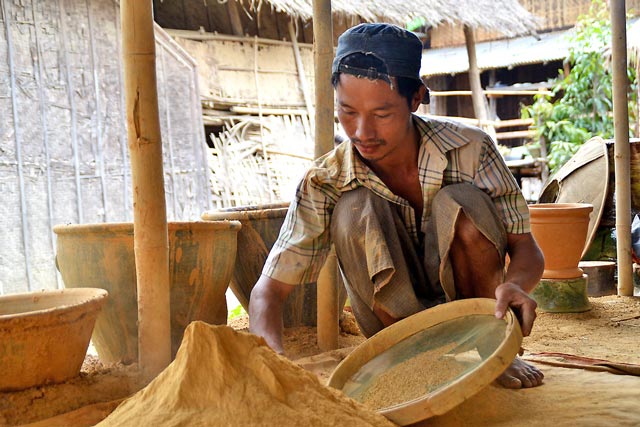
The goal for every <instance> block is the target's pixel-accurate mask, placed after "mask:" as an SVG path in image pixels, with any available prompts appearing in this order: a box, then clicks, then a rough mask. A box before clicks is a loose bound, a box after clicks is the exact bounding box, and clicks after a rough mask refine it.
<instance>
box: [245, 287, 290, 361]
mask: <svg viewBox="0 0 640 427" xmlns="http://www.w3.org/2000/svg"><path fill="white" fill-rule="evenodd" d="M294 288H295V286H294V285H288V284H286V283H283V282H280V281H279V280H275V279H272V278H270V277H267V276H265V275H262V276H260V278H259V279H258V282H257V283H256V285H255V286H254V288H253V290H252V291H251V297H250V298H249V332H251V333H252V334H255V335H259V336H261V337H263V338H264V339H265V340H266V341H267V344H268V345H269V346H270V347H271V348H272V349H273V350H274V351H276V352H277V353H280V354H284V346H283V345H282V330H283V320H282V313H283V309H284V303H285V301H286V300H287V296H288V295H289V294H290V293H291V291H293V289H294Z"/></svg>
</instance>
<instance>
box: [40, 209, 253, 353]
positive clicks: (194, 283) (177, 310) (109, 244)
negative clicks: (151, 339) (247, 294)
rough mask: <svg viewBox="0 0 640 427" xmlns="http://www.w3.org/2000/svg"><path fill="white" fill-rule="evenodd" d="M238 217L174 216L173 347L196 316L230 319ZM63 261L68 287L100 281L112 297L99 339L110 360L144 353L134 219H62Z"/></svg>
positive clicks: (97, 342)
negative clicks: (68, 221) (78, 222)
mask: <svg viewBox="0 0 640 427" xmlns="http://www.w3.org/2000/svg"><path fill="white" fill-rule="evenodd" d="M240 227H241V226H240V223H239V222H237V221H216V222H206V221H200V222H170V223H169V224H168V228H169V275H170V286H171V290H170V299H171V314H170V315H171V349H172V355H173V356H175V354H176V352H177V350H178V347H179V346H180V342H181V341H182V335H183V333H184V330H185V328H186V327H187V325H188V324H189V323H191V322H192V321H194V320H202V321H204V322H207V323H211V324H217V325H223V324H226V322H227V303H226V297H225V293H226V290H227V288H228V285H229V280H230V279H231V274H232V272H233V263H234V262H235V257H236V247H237V243H236V242H237V233H238V230H239V229H240ZM53 230H54V232H55V233H56V234H57V237H58V238H57V254H56V263H57V265H58V269H59V270H60V274H61V275H62V279H63V281H64V284H65V286H66V287H68V288H75V287H97V288H103V289H106V290H107V291H109V294H110V295H111V298H110V299H109V302H108V303H107V304H106V306H105V308H104V310H103V314H102V315H101V316H100V317H99V318H98V320H97V322H96V327H95V331H94V334H93V343H94V345H95V347H96V350H97V352H98V355H99V356H100V359H102V360H103V361H104V362H107V363H114V362H120V361H121V362H124V363H131V362H134V361H137V359H138V328H137V319H138V303H137V292H136V268H135V256H134V251H133V224H132V223H107V224H86V225H58V226H55V227H54V229H53Z"/></svg>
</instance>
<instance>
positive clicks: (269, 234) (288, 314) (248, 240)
mask: <svg viewBox="0 0 640 427" xmlns="http://www.w3.org/2000/svg"><path fill="white" fill-rule="evenodd" d="M288 207H289V203H288V202H287V203H274V204H265V205H257V206H241V207H235V208H228V209H222V210H218V211H208V212H205V213H203V214H202V219H204V220H206V221H211V220H235V221H240V223H242V229H241V230H240V232H239V233H238V257H237V259H236V264H235V268H234V270H233V278H232V279H231V283H230V285H229V287H230V288H231V290H232V291H233V293H234V295H235V296H236V298H238V301H240V304H242V306H243V307H244V308H245V310H248V309H249V297H250V296H251V291H252V290H253V287H254V285H255V284H256V282H257V281H258V278H259V277H260V274H261V273H262V268H263V267H264V263H265V261H266V260H267V256H268V255H269V251H271V248H272V247H273V244H274V243H275V241H276V240H277V238H278V235H279V234H280V228H281V227H282V224H283V223H284V219H285V217H286V215H287V210H288ZM343 289H344V288H342V290H341V294H340V302H341V303H342V304H344V301H345V300H346V292H345V291H344V290H343ZM317 313H318V308H317V295H316V285H315V283H309V284H306V285H300V286H298V287H296V289H294V290H293V291H292V292H291V294H289V297H288V298H287V301H286V302H285V307H284V313H283V319H284V326H285V327H287V328H289V327H295V326H303V325H304V326H315V325H316V323H317Z"/></svg>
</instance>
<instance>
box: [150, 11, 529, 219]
mask: <svg viewBox="0 0 640 427" xmlns="http://www.w3.org/2000/svg"><path fill="white" fill-rule="evenodd" d="M154 7H155V19H156V22H158V24H160V25H161V26H162V27H164V28H165V29H167V32H169V33H170V34H171V35H172V36H173V37H174V38H175V40H176V41H177V42H178V43H179V44H180V45H181V46H182V47H183V48H184V49H185V50H187V51H188V52H189V53H190V54H191V55H193V57H194V58H195V59H196V61H197V63H198V64H199V67H198V70H199V77H200V93H201V99H202V106H203V121H204V124H205V129H206V133H207V135H208V143H209V145H210V147H211V148H212V150H213V153H214V155H213V156H212V157H211V163H212V169H213V170H216V171H224V172H223V173H216V174H214V178H213V181H212V182H213V184H212V185H213V204H214V206H216V207H229V206H236V205H245V204H259V203H272V202H277V201H282V200H285V201H286V200H289V199H290V198H291V197H292V195H293V190H294V187H295V184H296V183H297V180H298V179H299V177H300V175H301V173H302V172H303V170H304V169H305V168H306V166H307V165H308V164H309V162H310V161H311V160H312V158H313V156H314V153H313V142H312V140H313V137H312V135H313V133H312V128H313V123H312V122H313V120H312V118H313V108H314V106H313V102H312V100H313V99H314V96H315V94H314V85H313V78H314V77H313V56H312V55H313V52H312V42H313V34H312V22H311V20H312V12H313V8H312V2H311V1H310V0H307V1H290V0H269V1H255V0H243V1H235V0H229V1H227V2H224V3H221V2H212V1H205V2H202V1H199V0H197V1H196V0H187V1H183V2H166V1H159V0H156V1H154ZM331 7H332V12H333V38H334V44H335V41H336V40H337V37H338V36H339V35H340V34H341V33H342V32H344V31H345V30H346V29H347V28H348V27H350V26H352V25H355V24H357V23H360V22H365V21H386V22H393V23H397V24H399V25H406V23H407V22H409V21H411V20H415V19H418V18H419V19H421V20H422V22H424V23H425V25H428V26H430V27H437V26H440V25H445V24H448V25H458V28H460V27H461V26H466V27H468V28H471V29H476V28H484V29H486V30H487V31H494V32H496V31H499V32H501V34H504V35H505V36H513V35H518V34H529V33H532V32H533V31H535V27H536V25H537V19H536V18H535V17H534V16H533V15H532V14H531V13H529V12H528V11H527V10H526V9H524V8H523V7H522V6H521V5H520V3H518V2H517V1H499V2H495V1H486V0H481V1H480V2H474V4H473V7H471V6H469V7H464V5H461V4H460V2H459V1H442V0H438V1H434V0H431V1H425V0H422V1H391V2H388V1H385V2H381V1H345V0H342V1H333V2H332V3H331ZM419 35H420V36H422V37H423V38H424V37H426V34H419ZM425 41H426V39H425ZM336 131H337V132H339V129H336ZM242 135H244V136H242ZM252 154H256V155H252ZM230 165H234V167H230ZM237 165H242V167H238V166H237ZM247 177H257V178H256V179H248V178H247Z"/></svg>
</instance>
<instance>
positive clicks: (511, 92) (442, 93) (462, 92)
mask: <svg viewBox="0 0 640 427" xmlns="http://www.w3.org/2000/svg"><path fill="white" fill-rule="evenodd" d="M482 93H484V94H485V95H487V96H501V95H507V96H511V95H513V96H523V95H539V94H544V95H551V94H552V92H550V91H548V90H530V89H527V90H507V89H505V90H500V89H484V90H483V91H482ZM472 94H473V92H472V91H470V90H446V91H438V90H433V91H429V96H470V95H472Z"/></svg>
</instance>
